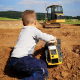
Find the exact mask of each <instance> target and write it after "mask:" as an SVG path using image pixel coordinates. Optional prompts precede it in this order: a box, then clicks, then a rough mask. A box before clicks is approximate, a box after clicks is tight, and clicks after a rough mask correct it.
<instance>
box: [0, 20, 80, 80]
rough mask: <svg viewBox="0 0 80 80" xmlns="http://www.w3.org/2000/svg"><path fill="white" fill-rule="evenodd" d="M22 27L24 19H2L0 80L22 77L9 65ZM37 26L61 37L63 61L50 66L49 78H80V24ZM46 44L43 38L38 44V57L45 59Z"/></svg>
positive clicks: (68, 79)
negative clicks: (58, 26) (52, 26)
mask: <svg viewBox="0 0 80 80" xmlns="http://www.w3.org/2000/svg"><path fill="white" fill-rule="evenodd" d="M22 27H23V25H22V21H0V80H18V79H19V78H21V77H22V76H21V75H19V74H18V72H17V71H15V70H13V69H12V68H11V67H10V66H9V62H10V60H9V59H10V53H11V52H12V50H13V48H14V46H15V44H16V42H17V39H18V36H19V33H20V31H21V29H22ZM37 28H38V29H40V30H41V31H42V32H45V33H48V34H51V35H53V36H56V37H57V39H61V52H62V54H63V63H62V64H59V65H57V66H48V68H47V69H48V71H49V78H48V80H80V25H75V24H74V25H72V24H61V28H49V27H48V28H43V27H42V25H41V24H39V22H37ZM44 45H45V42H44V41H41V40H40V41H39V42H38V44H37V45H36V47H35V50H34V56H35V57H36V58H38V59H43V60H44V57H45V55H44Z"/></svg>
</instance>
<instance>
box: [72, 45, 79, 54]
mask: <svg viewBox="0 0 80 80" xmlns="http://www.w3.org/2000/svg"><path fill="white" fill-rule="evenodd" d="M73 52H75V53H77V54H79V55H80V45H74V46H73Z"/></svg>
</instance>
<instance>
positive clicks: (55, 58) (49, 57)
mask: <svg viewBox="0 0 80 80" xmlns="http://www.w3.org/2000/svg"><path fill="white" fill-rule="evenodd" d="M45 56H46V62H47V64H48V65H58V64H62V63H63V55H62V53H61V51H60V39H57V44H53V43H52V42H50V43H48V44H47V43H46V44H45Z"/></svg>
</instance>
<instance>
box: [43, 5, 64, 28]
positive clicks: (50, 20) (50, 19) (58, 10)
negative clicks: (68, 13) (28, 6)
mask: <svg viewBox="0 0 80 80" xmlns="http://www.w3.org/2000/svg"><path fill="white" fill-rule="evenodd" d="M46 10H47V22H45V23H43V28H45V27H60V23H63V22H65V18H64V14H63V8H62V6H61V5H51V6H48V7H47V8H46Z"/></svg>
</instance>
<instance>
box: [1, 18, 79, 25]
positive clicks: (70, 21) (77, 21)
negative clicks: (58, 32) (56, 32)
mask: <svg viewBox="0 0 80 80" xmlns="http://www.w3.org/2000/svg"><path fill="white" fill-rule="evenodd" d="M0 20H21V18H20V19H12V18H6V17H0ZM37 21H38V22H46V21H45V20H37ZM63 24H80V20H78V19H68V20H66V21H65V23H63Z"/></svg>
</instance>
